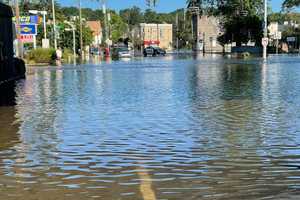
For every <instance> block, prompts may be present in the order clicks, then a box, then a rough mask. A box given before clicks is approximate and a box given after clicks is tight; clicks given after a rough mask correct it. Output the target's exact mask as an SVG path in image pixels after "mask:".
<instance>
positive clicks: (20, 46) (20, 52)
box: [15, 0, 23, 58]
mask: <svg viewBox="0 0 300 200" xmlns="http://www.w3.org/2000/svg"><path fill="white" fill-rule="evenodd" d="M15 12H16V13H15V14H16V29H17V30H16V35H17V56H19V57H21V58H23V44H22V41H21V34H20V33H21V30H20V9H19V0H15Z"/></svg>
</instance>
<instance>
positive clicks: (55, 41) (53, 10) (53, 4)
mask: <svg viewBox="0 0 300 200" xmlns="http://www.w3.org/2000/svg"><path fill="white" fill-rule="evenodd" d="M52 17H53V32H54V49H55V50H56V49H57V33H56V21H55V20H56V19H55V2H54V0H52Z"/></svg>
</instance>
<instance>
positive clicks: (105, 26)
mask: <svg viewBox="0 0 300 200" xmlns="http://www.w3.org/2000/svg"><path fill="white" fill-rule="evenodd" d="M101 2H102V12H103V15H104V35H105V37H104V39H105V42H106V41H107V40H108V38H109V36H108V23H107V15H106V5H105V0H101Z"/></svg>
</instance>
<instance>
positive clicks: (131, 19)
mask: <svg viewBox="0 0 300 200" xmlns="http://www.w3.org/2000/svg"><path fill="white" fill-rule="evenodd" d="M120 17H121V18H122V19H123V20H124V21H125V22H126V23H127V24H128V25H129V26H130V28H132V27H134V26H136V25H138V24H139V23H141V22H143V13H142V12H141V9H140V8H138V7H136V6H134V7H132V8H128V9H124V10H120Z"/></svg>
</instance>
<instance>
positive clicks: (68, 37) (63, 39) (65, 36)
mask: <svg viewBox="0 0 300 200" xmlns="http://www.w3.org/2000/svg"><path fill="white" fill-rule="evenodd" d="M60 26H61V27H62V28H61V34H60V40H59V43H60V46H61V47H63V48H67V49H72V48H73V33H72V31H66V30H65V28H67V27H69V26H68V25H65V24H63V23H62V24H60ZM75 26H76V31H75V37H76V49H77V50H78V49H80V32H79V30H80V24H79V20H77V21H76V22H75ZM82 36H83V45H84V46H86V45H90V44H91V43H92V41H93V34H92V31H91V29H90V28H89V27H87V26H86V25H85V24H83V29H82Z"/></svg>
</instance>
